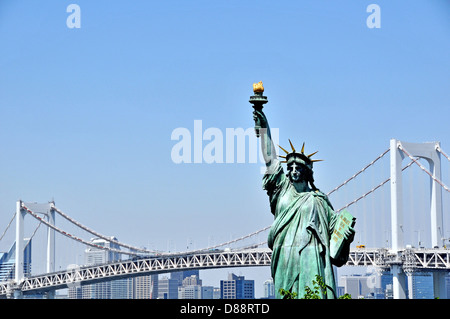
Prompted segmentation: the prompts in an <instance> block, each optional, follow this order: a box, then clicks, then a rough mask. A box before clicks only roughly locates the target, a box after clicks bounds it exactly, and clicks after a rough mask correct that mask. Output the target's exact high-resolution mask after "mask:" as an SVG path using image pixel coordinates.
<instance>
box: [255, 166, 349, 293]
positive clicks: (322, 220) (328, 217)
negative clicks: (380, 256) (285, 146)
mask: <svg viewBox="0 0 450 319" xmlns="http://www.w3.org/2000/svg"><path fill="white" fill-rule="evenodd" d="M269 172H271V173H269ZM263 188H264V189H265V190H266V191H267V194H268V196H269V200H270V207H271V212H272V214H274V222H273V224H272V227H271V229H270V232H269V237H268V245H269V248H270V249H272V262H271V273H272V278H273V280H274V285H275V293H276V295H277V298H280V297H281V296H280V294H279V293H278V291H279V289H280V288H283V289H285V290H287V291H291V292H296V293H297V294H298V297H297V298H302V297H303V296H304V294H305V287H306V286H308V287H310V288H311V289H312V288H313V287H314V284H313V282H312V281H313V280H315V279H316V275H320V276H321V277H322V278H323V281H324V283H325V284H326V285H327V293H326V294H325V295H323V294H322V293H321V292H320V294H322V295H321V298H328V299H334V298H336V294H335V292H336V284H335V278H334V272H333V265H336V266H341V265H343V264H345V262H346V261H347V258H348V252H349V247H347V249H343V250H342V252H341V255H340V256H338V257H337V259H336V260H334V259H332V258H331V257H330V237H331V234H332V233H333V227H334V225H335V224H336V218H337V215H336V213H335V212H334V210H333V207H332V205H331V204H330V202H329V200H328V197H327V196H326V195H325V194H323V193H321V192H320V191H307V192H301V193H299V192H297V190H296V189H295V187H294V185H293V184H292V183H291V181H290V180H289V178H288V177H287V176H286V175H285V174H284V173H283V168H282V167H281V164H280V162H279V161H275V163H273V164H272V167H269V169H268V171H267V172H266V174H265V175H264V177H263Z"/></svg>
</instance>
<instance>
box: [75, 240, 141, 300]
mask: <svg viewBox="0 0 450 319" xmlns="http://www.w3.org/2000/svg"><path fill="white" fill-rule="evenodd" d="M110 239H111V240H114V241H117V238H115V237H110ZM91 243H93V244H95V245H97V246H102V247H107V248H113V249H117V250H119V249H120V246H119V245H117V244H115V243H112V242H110V241H107V240H104V239H100V238H94V239H92V240H91ZM118 260H120V254H119V253H117V252H112V251H109V250H105V249H101V248H96V247H89V248H87V249H86V250H85V263H86V265H97V264H104V263H107V262H113V261H118ZM80 295H81V298H82V299H131V298H133V284H132V278H127V279H117V280H109V281H104V282H99V283H95V284H91V285H86V286H81V287H79V286H78V287H77V286H75V287H69V292H68V296H69V298H76V299H78V298H80Z"/></svg>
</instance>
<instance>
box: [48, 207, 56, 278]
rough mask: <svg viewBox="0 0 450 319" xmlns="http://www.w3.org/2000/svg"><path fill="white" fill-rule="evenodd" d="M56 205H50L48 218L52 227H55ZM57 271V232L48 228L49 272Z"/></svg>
mask: <svg viewBox="0 0 450 319" xmlns="http://www.w3.org/2000/svg"><path fill="white" fill-rule="evenodd" d="M53 207H54V203H53V202H52V203H50V210H49V211H48V214H47V217H48V222H49V224H51V225H55V210H54V209H53ZM54 271H55V230H54V229H52V228H50V227H48V229H47V272H54Z"/></svg>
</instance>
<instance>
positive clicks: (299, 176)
mask: <svg viewBox="0 0 450 319" xmlns="http://www.w3.org/2000/svg"><path fill="white" fill-rule="evenodd" d="M287 169H288V172H289V173H288V175H289V178H290V180H291V181H292V182H294V183H295V182H301V181H304V180H305V179H306V176H305V170H306V168H305V167H304V166H303V165H302V164H300V163H298V162H296V161H294V162H292V163H291V164H290V165H288V167H287Z"/></svg>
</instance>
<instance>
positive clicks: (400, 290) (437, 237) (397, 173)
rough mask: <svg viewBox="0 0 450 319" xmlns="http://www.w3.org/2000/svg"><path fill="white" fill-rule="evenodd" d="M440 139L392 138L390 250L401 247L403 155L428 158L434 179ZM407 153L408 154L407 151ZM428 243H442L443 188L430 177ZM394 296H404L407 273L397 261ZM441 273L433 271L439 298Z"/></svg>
mask: <svg viewBox="0 0 450 319" xmlns="http://www.w3.org/2000/svg"><path fill="white" fill-rule="evenodd" d="M439 147H440V145H439V142H430V143H406V142H402V141H399V140H396V139H391V142H390V153H391V229H392V251H393V252H394V253H396V254H398V253H399V252H400V251H401V250H403V249H404V248H405V247H404V242H403V235H404V234H403V226H402V225H403V204H402V201H403V196H402V160H403V158H404V157H405V156H408V155H407V154H409V155H410V156H413V157H420V158H424V159H426V160H427V162H428V164H429V165H430V172H431V173H432V175H433V177H434V178H435V179H437V180H440V179H441V157H440V153H439V152H438V148H439ZM406 152H407V153H406ZM430 196H431V205H430V218H431V243H432V247H433V248H434V247H439V246H442V240H443V234H444V230H443V215H442V189H441V187H440V185H439V184H438V183H437V182H436V181H435V180H434V179H432V180H431V189H430ZM391 269H392V274H393V293H394V299H405V298H406V276H405V272H404V271H403V270H402V269H401V265H400V264H394V265H392V268H391ZM444 275H445V274H444V273H440V272H434V273H433V282H434V294H435V296H436V297H440V296H441V297H442V296H444V293H445V291H444V290H445V282H444V277H443V276H444Z"/></svg>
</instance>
